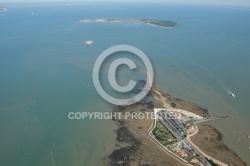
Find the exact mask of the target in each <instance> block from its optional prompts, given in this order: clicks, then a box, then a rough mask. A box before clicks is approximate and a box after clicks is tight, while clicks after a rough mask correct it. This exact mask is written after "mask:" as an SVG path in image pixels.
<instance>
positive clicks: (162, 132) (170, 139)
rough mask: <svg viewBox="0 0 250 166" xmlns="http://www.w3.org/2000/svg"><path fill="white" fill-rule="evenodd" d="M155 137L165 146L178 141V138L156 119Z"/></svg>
mask: <svg viewBox="0 0 250 166" xmlns="http://www.w3.org/2000/svg"><path fill="white" fill-rule="evenodd" d="M152 133H153V135H154V136H155V138H156V139H157V140H158V141H159V142H160V143H161V144H162V145H164V146H167V145H170V144H172V143H174V142H176V139H175V138H174V136H173V135H172V133H171V132H169V131H168V129H167V128H166V127H165V126H164V125H163V124H162V123H161V122H160V121H158V120H157V121H156V126H155V128H154V129H153V131H152Z"/></svg>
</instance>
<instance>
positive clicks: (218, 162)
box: [187, 127, 228, 166]
mask: <svg viewBox="0 0 250 166" xmlns="http://www.w3.org/2000/svg"><path fill="white" fill-rule="evenodd" d="M198 131H199V129H198V127H197V130H196V132H194V133H193V134H191V135H188V136H187V140H188V142H189V143H190V144H191V145H192V146H194V147H195V148H196V149H197V150H199V152H200V153H201V154H203V155H204V156H205V157H207V158H208V159H212V160H213V161H214V162H215V163H216V164H219V165H220V166H228V165H227V164H225V163H223V162H221V161H219V160H217V159H215V158H213V157H211V156H209V155H207V154H206V153H205V152H203V151H202V150H201V149H200V148H199V147H198V146H196V145H195V144H194V143H193V142H192V141H191V139H190V138H191V137H192V136H194V135H195V134H197V133H198Z"/></svg>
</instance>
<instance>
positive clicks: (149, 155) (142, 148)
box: [104, 85, 244, 166]
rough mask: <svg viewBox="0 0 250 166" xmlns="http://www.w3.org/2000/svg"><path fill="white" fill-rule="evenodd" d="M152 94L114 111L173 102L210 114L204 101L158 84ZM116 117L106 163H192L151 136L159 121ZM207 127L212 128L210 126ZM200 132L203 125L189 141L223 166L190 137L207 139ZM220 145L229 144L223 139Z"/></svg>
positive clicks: (148, 109) (139, 109)
mask: <svg viewBox="0 0 250 166" xmlns="http://www.w3.org/2000/svg"><path fill="white" fill-rule="evenodd" d="M149 96H151V97H153V102H152V101H150V102H148V101H143V102H140V103H136V104H134V105H130V106H115V107H114V109H113V111H114V112H121V113H122V114H125V113H126V112H137V113H140V112H153V109H154V108H156V107H157V108H159V107H161V108H162V107H164V108H172V107H171V103H172V102H174V103H176V105H177V107H176V109H183V110H186V111H187V112H190V113H194V114H197V115H199V116H201V117H207V116H209V113H208V110H207V109H206V108H205V107H202V106H201V104H196V103H195V102H190V101H186V100H184V99H180V98H177V97H174V96H173V95H170V94H169V93H167V92H165V91H163V90H161V89H160V88H158V87H156V86H155V85H153V86H152V88H151V91H150V93H149ZM149 103H150V104H149ZM113 120H114V122H115V123H116V124H117V130H116V131H115V132H116V143H115V145H116V148H115V149H114V150H113V152H112V153H111V154H108V155H106V157H105V160H106V161H107V162H108V164H107V163H106V165H111V166H112V165H121V166H122V165H126V164H127V165H153V164H156V165H162V163H164V164H165V165H191V164H189V163H185V162H181V161H180V160H179V159H177V157H176V156H174V154H172V155H171V153H169V152H168V151H166V148H163V147H162V146H161V145H160V144H159V143H157V141H155V140H154V139H152V137H151V136H150V132H151V131H152V129H153V127H154V126H155V121H156V120H154V119H144V120H138V119H126V120H125V119H124V120H115V119H113ZM199 124H200V122H199ZM206 130H207V131H209V130H208V129H206ZM211 130H212V129H211ZM199 131H200V128H199V130H198V131H197V132H196V133H194V134H192V135H191V136H189V137H188V138H187V139H188V142H190V144H192V145H195V147H198V148H197V149H199V151H200V152H201V153H204V154H206V155H204V156H208V157H207V158H208V159H212V160H213V161H214V162H216V163H218V164H220V165H222V166H224V165H227V164H226V163H224V162H223V161H220V160H217V159H215V158H214V156H211V155H209V154H207V153H206V151H204V149H202V148H200V146H199V145H197V144H196V143H197V142H196V141H193V140H191V138H192V139H193V138H194V137H195V138H199V139H200V140H202V141H206V140H204V139H203V137H202V136H201V135H200V133H199ZM217 132H219V131H217ZM198 133H199V134H198ZM220 136H221V134H220ZM221 144H222V145H223V146H225V147H226V145H225V144H224V143H223V142H222V141H221ZM132 145H133V146H132ZM134 146H135V147H136V148H135V149H134V148H132V147H134ZM208 146H209V145H208ZM218 153H221V154H222V155H224V154H225V155H226V154H227V153H226V152H225V151H223V150H220V149H218ZM230 154H231V155H232V156H233V157H232V158H235V159H237V162H239V163H244V161H242V159H240V157H239V156H238V155H237V154H236V153H235V152H234V151H232V150H230ZM156 160H157V163H156ZM228 163H231V161H230V160H228ZM104 165H105V164H104ZM238 165H242V164H238ZM243 165H244V164H243Z"/></svg>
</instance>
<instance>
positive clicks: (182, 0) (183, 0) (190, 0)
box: [0, 0, 250, 7]
mask: <svg viewBox="0 0 250 166" xmlns="http://www.w3.org/2000/svg"><path fill="white" fill-rule="evenodd" d="M41 2H42V3H81V2H82V3H173V4H187V5H188V4H192V5H216V6H233V7H250V1H248V0H240V1H237V2H235V1H234V0H229V1H226V0H219V1H218V0H203V1H199V0H157V1H151V0H135V1H133V0H119V1H117V0H94V1H88V0H73V1H70V0H53V1H49V0H38V1H37V0H0V3H41Z"/></svg>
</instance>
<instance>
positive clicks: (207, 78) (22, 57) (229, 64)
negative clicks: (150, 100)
mask: <svg viewBox="0 0 250 166" xmlns="http://www.w3.org/2000/svg"><path fill="white" fill-rule="evenodd" d="M32 13H35V14H34V15H32ZM88 18H93V19H95V18H155V19H164V20H172V21H175V22H177V23H178V26H177V27H176V28H174V29H162V28H159V27H154V26H148V25H144V24H140V23H135V24H131V23H88V24H84V23H80V22H79V20H80V19H88ZM249 18H250V10H247V9H241V8H225V7H202V6H176V5H167V4H161V5H152V4H148V5H139V4H133V5H129V4H95V5H92V4H80V5H57V6H42V7H41V6H36V5H35V6H31V5H27V7H9V8H8V12H6V13H3V14H1V15H0V25H1V26H0V140H1V141H0V147H1V148H0V155H1V157H0V165H11V166H16V165H18V166H20V165H25V166H26V165H35V166H40V165H41V166H44V165H62V166H63V165H65V166H68V165H77V166H78V165H98V161H99V159H100V158H102V157H103V154H104V153H105V152H109V151H110V150H112V148H113V144H114V140H115V135H114V133H113V131H114V129H115V128H114V125H113V123H112V122H111V121H108V120H86V119H85V120H69V119H68V113H69V112H79V111H80V112H82V111H89V112H93V111H111V110H112V106H111V105H110V104H108V103H106V102H105V101H104V100H103V99H102V98H101V97H100V96H99V95H98V94H97V92H96V91H95V89H94V87H93V83H92V68H93V65H94V62H95V60H96V58H97V57H98V56H99V54H100V53H101V52H102V51H103V50H105V49H106V48H108V47H110V46H113V45H117V44H129V45H133V46H136V47H138V48H139V49H141V50H143V51H144V52H145V53H146V54H147V55H148V56H149V58H150V59H151V61H152V63H153V65H154V68H155V77H156V78H155V81H156V83H157V84H158V85H160V86H161V87H162V88H163V89H165V90H167V91H168V92H170V93H172V94H173V95H175V96H178V97H181V98H184V99H187V100H191V101H195V102H197V103H201V104H203V105H205V106H206V107H207V108H208V109H209V111H210V113H211V114H216V115H218V114H219V115H228V114H230V115H232V116H233V117H234V118H233V119H226V120H215V121H212V122H208V123H209V124H212V125H214V126H215V127H216V128H218V129H219V130H220V131H221V132H222V133H223V135H224V140H225V142H226V144H227V145H228V146H229V147H231V148H232V149H234V150H235V151H236V152H237V153H238V154H239V155H240V156H241V157H242V158H243V160H244V161H246V162H247V163H248V164H250V159H249V153H250V150H249V147H250V139H248V138H247V135H250V120H249V119H250V113H249V108H250V102H249V99H250V88H249V85H250V74H249V71H250V47H249V45H250V38H249V37H250V22H249ZM85 40H93V41H94V44H93V45H90V46H86V45H84V44H83V41H85ZM228 91H232V92H233V93H235V95H236V98H235V99H234V98H232V97H230V95H228ZM234 131H235V132H236V133H235V134H234ZM239 136H240V141H237V138H238V137H239Z"/></svg>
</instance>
